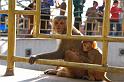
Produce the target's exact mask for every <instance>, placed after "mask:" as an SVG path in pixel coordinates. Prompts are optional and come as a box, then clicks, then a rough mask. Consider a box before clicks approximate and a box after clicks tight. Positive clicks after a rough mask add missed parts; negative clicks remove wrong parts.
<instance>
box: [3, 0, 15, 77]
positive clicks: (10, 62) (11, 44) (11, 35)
mask: <svg viewBox="0 0 124 82" xmlns="http://www.w3.org/2000/svg"><path fill="white" fill-rule="evenodd" d="M8 7H9V8H8V9H9V10H8V54H7V70H6V73H5V75H14V72H13V69H14V55H15V41H16V40H15V35H16V34H15V33H16V32H15V14H14V10H15V0H9V6H8Z"/></svg>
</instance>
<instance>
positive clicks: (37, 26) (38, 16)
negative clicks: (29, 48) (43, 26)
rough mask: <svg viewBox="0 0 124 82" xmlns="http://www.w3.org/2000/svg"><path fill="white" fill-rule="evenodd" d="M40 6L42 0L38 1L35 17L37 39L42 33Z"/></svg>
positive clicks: (34, 32)
mask: <svg viewBox="0 0 124 82" xmlns="http://www.w3.org/2000/svg"><path fill="white" fill-rule="evenodd" d="M40 5H41V0H37V1H36V14H35V16H34V31H33V34H34V37H37V36H38V35H39V32H40Z"/></svg>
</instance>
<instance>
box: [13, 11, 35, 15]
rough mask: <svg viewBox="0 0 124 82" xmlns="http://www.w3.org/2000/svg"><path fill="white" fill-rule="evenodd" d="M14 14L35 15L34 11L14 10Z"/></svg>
mask: <svg viewBox="0 0 124 82" xmlns="http://www.w3.org/2000/svg"><path fill="white" fill-rule="evenodd" d="M14 13H15V14H24V15H35V14H36V10H14Z"/></svg>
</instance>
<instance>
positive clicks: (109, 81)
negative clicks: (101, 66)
mask: <svg viewBox="0 0 124 82" xmlns="http://www.w3.org/2000/svg"><path fill="white" fill-rule="evenodd" d="M106 74H107V73H105V74H104V78H103V79H104V81H105V82H112V80H110V79H109V78H108V77H107V76H106Z"/></svg>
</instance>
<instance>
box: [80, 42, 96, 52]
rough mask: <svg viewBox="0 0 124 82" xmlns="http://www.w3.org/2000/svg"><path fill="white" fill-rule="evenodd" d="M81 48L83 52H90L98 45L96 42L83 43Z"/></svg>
mask: <svg viewBox="0 0 124 82" xmlns="http://www.w3.org/2000/svg"><path fill="white" fill-rule="evenodd" d="M81 47H82V49H83V51H85V52H88V51H90V50H92V49H96V48H97V43H96V41H82V42H81Z"/></svg>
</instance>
